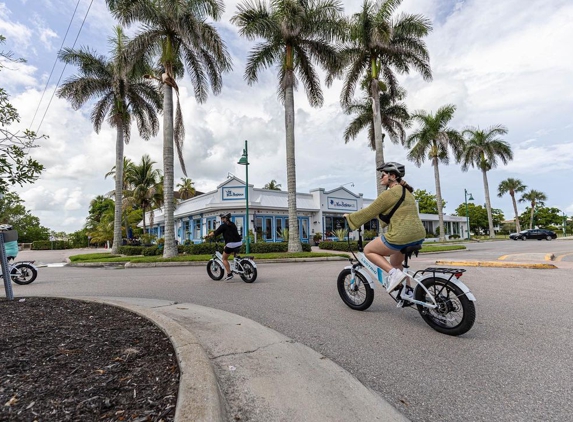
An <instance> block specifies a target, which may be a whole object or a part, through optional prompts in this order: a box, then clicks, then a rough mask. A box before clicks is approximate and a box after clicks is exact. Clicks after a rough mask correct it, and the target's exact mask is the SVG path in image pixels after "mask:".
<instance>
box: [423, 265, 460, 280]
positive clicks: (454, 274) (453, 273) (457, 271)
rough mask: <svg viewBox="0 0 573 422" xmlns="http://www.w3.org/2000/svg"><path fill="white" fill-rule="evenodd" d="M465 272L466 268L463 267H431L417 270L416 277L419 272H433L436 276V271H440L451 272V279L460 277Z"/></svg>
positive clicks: (442, 272) (441, 272) (443, 272)
mask: <svg viewBox="0 0 573 422" xmlns="http://www.w3.org/2000/svg"><path fill="white" fill-rule="evenodd" d="M465 272H466V270H464V269H463V268H446V267H430V268H426V269H424V270H418V271H416V273H415V274H414V277H415V276H417V275H418V274H426V273H432V274H433V275H434V277H435V276H436V273H439V274H451V275H450V277H449V278H448V280H451V279H452V277H456V278H460V277H461V276H462V273H465Z"/></svg>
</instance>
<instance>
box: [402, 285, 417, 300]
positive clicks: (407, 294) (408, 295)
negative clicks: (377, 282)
mask: <svg viewBox="0 0 573 422" xmlns="http://www.w3.org/2000/svg"><path fill="white" fill-rule="evenodd" d="M400 297H401V298H402V299H410V300H412V299H414V289H412V288H411V287H410V286H406V289H405V290H402V293H401V294H400Z"/></svg>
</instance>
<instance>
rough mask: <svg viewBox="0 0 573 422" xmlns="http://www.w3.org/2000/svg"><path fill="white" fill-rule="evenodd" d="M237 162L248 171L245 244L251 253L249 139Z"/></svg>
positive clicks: (246, 249)
mask: <svg viewBox="0 0 573 422" xmlns="http://www.w3.org/2000/svg"><path fill="white" fill-rule="evenodd" d="M237 164H240V165H241V166H245V173H246V177H245V199H246V201H247V243H246V244H245V251H246V253H250V252H251V251H250V245H249V243H250V239H249V226H250V224H249V149H248V145H247V141H245V149H243V155H242V156H241V158H240V159H239V162H238V163H237Z"/></svg>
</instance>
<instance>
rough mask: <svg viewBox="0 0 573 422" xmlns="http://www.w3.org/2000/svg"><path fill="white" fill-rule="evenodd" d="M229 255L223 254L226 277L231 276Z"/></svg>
mask: <svg viewBox="0 0 573 422" xmlns="http://www.w3.org/2000/svg"><path fill="white" fill-rule="evenodd" d="M229 255H230V254H228V253H227V252H223V265H224V266H225V269H226V270H227V275H229V274H231V264H229Z"/></svg>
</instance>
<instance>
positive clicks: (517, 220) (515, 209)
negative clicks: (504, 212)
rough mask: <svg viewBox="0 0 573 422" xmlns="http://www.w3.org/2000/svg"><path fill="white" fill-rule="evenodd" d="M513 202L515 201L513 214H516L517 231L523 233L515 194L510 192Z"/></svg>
mask: <svg viewBox="0 0 573 422" xmlns="http://www.w3.org/2000/svg"><path fill="white" fill-rule="evenodd" d="M509 194H510V195H511V200H512V201H513V212H514V213H515V231H516V232H517V233H519V232H520V231H521V224H519V215H518V214H517V202H516V201H515V193H514V192H510V193H509Z"/></svg>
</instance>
